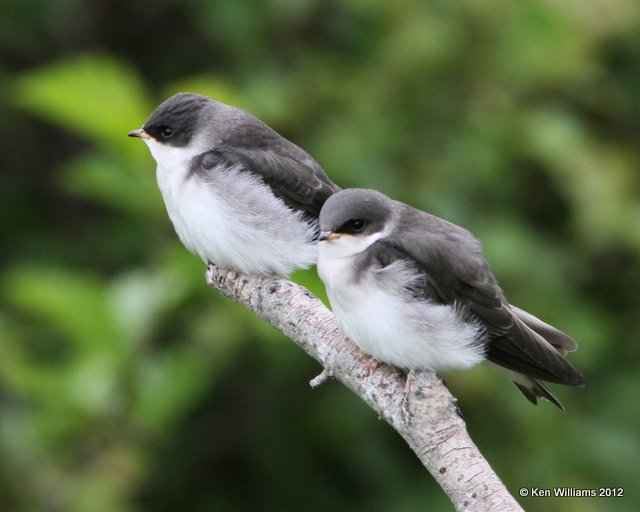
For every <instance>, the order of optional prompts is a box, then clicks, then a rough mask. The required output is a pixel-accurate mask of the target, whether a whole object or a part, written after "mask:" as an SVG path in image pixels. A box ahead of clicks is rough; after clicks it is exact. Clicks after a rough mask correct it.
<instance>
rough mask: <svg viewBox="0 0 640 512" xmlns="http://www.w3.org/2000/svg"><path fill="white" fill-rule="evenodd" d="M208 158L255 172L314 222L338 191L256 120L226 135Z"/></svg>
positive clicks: (298, 152) (309, 160)
mask: <svg viewBox="0 0 640 512" xmlns="http://www.w3.org/2000/svg"><path fill="white" fill-rule="evenodd" d="M209 158H215V159H217V160H218V161H219V163H225V164H227V165H229V166H236V165H237V166H239V167H240V168H241V169H243V170H246V171H248V172H253V173H255V174H256V175H258V176H260V177H261V178H262V179H263V180H264V182H265V183H266V184H267V185H269V187H271V190H272V191H273V193H274V194H275V195H276V196H277V197H279V198H280V199H282V200H283V201H284V202H285V204H286V205H287V206H289V207H290V208H293V209H295V210H301V211H302V212H304V213H305V214H306V215H307V216H308V217H309V218H313V219H315V218H317V217H318V215H319V213H320V209H321V208H322V205H323V204H324V202H325V201H326V200H327V199H328V198H329V196H331V195H332V194H333V193H334V192H337V191H339V190H340V187H338V186H337V185H336V184H335V183H333V182H332V181H331V180H330V179H329V178H328V177H327V175H326V174H325V173H324V171H323V170H322V168H321V167H320V165H319V164H318V163H317V162H316V161H315V160H314V159H313V158H311V156H309V155H308V154H307V153H306V152H305V151H304V150H303V149H301V148H299V147H298V146H296V145H295V144H293V143H292V142H289V141H288V140H287V139H285V138H284V137H281V136H280V135H279V134H278V133H277V132H275V131H274V130H272V129H271V128H269V127H268V126H267V125H266V124H264V123H262V122H260V121H258V120H257V119H255V118H252V123H248V124H243V125H241V126H240V127H239V128H238V129H235V130H233V132H232V133H229V134H228V135H227V137H226V138H225V139H224V140H223V141H222V142H221V143H219V144H218V145H216V147H215V148H213V149H211V151H210V156H209Z"/></svg>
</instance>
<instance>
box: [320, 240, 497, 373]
mask: <svg viewBox="0 0 640 512" xmlns="http://www.w3.org/2000/svg"><path fill="white" fill-rule="evenodd" d="M324 256H325V255H323V248H321V251H320V256H319V259H318V272H319V273H320V275H321V277H322V279H323V281H324V283H325V285H326V288H327V294H328V296H329V300H330V302H331V306H332V308H333V312H334V315H335V318H336V321H337V323H338V325H339V326H340V327H341V328H342V330H343V331H344V332H345V334H346V335H347V336H349V338H351V339H352V340H353V341H354V342H355V343H356V344H357V345H358V346H359V347H360V348H361V349H362V350H363V351H365V352H367V353H368V354H370V355H372V356H374V357H375V358H376V359H378V360H380V361H383V362H385V363H389V364H392V365H394V366H398V367H401V368H408V369H416V370H417V369H431V370H439V369H453V368H461V369H462V368H469V367H471V366H473V365H475V364H477V363H479V362H481V361H482V360H483V359H484V349H483V346H482V345H483V343H482V338H483V330H482V328H481V326H480V325H478V324H474V323H468V322H465V321H464V320H463V319H462V318H461V317H460V316H459V315H458V314H457V312H456V309H455V307H453V306H444V305H440V304H433V303H430V302H428V301H407V299H406V298H404V299H403V297H402V292H401V291H400V285H401V284H402V283H401V280H402V279H404V278H406V273H405V270H404V269H403V268H402V264H401V263H399V264H396V263H393V264H391V265H389V266H388V267H386V268H385V269H382V270H378V272H382V273H384V274H385V275H384V276H383V280H384V281H385V282H386V286H380V282H379V281H376V279H375V278H374V277H373V276H371V275H367V276H366V277H364V278H363V279H361V280H360V281H358V282H356V281H350V280H349V279H348V278H347V277H348V276H349V275H351V274H352V271H351V267H352V259H351V258H343V259H340V258H337V259H333V258H325V257H324ZM394 266H395V267H394ZM394 279H395V282H394Z"/></svg>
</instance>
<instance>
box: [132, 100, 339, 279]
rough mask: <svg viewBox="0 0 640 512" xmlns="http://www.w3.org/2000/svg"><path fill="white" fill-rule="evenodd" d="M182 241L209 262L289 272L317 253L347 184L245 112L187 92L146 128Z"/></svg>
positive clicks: (137, 134) (143, 134) (161, 109)
mask: <svg viewBox="0 0 640 512" xmlns="http://www.w3.org/2000/svg"><path fill="white" fill-rule="evenodd" d="M129 136H130V137H139V138H141V139H142V140H144V142H145V143H146V144H147V146H148V147H149V149H150V150H151V154H152V156H153V158H154V159H155V160H156V163H157V164H158V165H157V170H156V175H157V180H158V186H159V187H160V191H161V192H162V196H163V198H164V202H165V205H166V207H167V212H168V213H169V218H170V219H171V222H172V223H173V226H174V228H175V230H176V232H177V233H178V236H179V237H180V240H181V241H182V243H183V244H184V245H185V246H186V247H187V249H189V250H190V251H191V252H193V253H194V254H197V255H198V256H200V257H201V258H202V259H203V260H204V261H205V263H206V262H208V261H210V262H212V263H215V264H216V265H219V266H222V267H225V268H233V269H235V270H237V271H240V272H243V273H248V274H262V275H273V274H276V275H281V276H286V275H288V274H289V273H291V272H292V271H293V270H295V269H298V268H308V267H310V266H311V265H313V264H314V263H315V262H316V259H317V236H318V231H317V217H318V214H319V212H320V208H321V207H322V205H323V203H324V202H325V201H326V199H327V198H328V197H329V196H330V195H331V194H333V193H334V192H336V191H338V190H340V189H339V187H338V186H337V185H335V184H334V183H333V182H332V181H331V180H330V179H329V178H328V177H327V176H326V175H325V174H324V172H323V171H322V168H321V167H320V165H318V163H317V162H316V161H315V160H314V159H313V158H311V156H309V155H308V154H307V153H306V152H305V151H304V150H302V149H301V148H299V147H298V146H296V145H295V144H293V143H292V142H289V141H288V140H287V139H285V138H284V137H282V136H280V135H279V134H278V133H276V132H275V131H274V130H272V129H271V128H270V127H269V126H267V125H266V124H265V123H263V122H262V121H260V120H259V119H257V118H256V117H254V116H252V115H251V114H249V113H247V112H245V111H244V110H241V109H238V108H235V107H231V106H229V105H225V104H223V103H220V102H218V101H214V100H212V99H209V98H207V97H205V96H200V95H198V94H192V93H180V94H176V95H175V96H172V97H171V98H169V99H168V100H166V101H165V102H164V103H162V104H161V105H160V106H158V107H157V108H156V109H155V110H154V112H153V113H152V114H151V116H150V117H149V119H147V121H146V123H145V124H144V126H143V127H142V128H141V129H139V130H134V131H132V132H130V133H129Z"/></svg>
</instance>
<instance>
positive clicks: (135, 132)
mask: <svg viewBox="0 0 640 512" xmlns="http://www.w3.org/2000/svg"><path fill="white" fill-rule="evenodd" d="M127 135H129V137H138V138H139V139H149V138H150V137H149V134H148V133H147V132H145V131H144V128H138V129H137V130H133V131H132V132H129V133H128V134H127Z"/></svg>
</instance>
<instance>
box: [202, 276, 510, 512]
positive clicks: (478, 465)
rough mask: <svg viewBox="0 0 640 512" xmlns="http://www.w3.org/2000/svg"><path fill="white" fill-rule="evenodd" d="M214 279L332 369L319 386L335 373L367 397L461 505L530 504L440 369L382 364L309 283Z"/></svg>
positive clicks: (497, 506) (211, 282)
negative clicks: (473, 429) (507, 480)
mask: <svg viewBox="0 0 640 512" xmlns="http://www.w3.org/2000/svg"><path fill="white" fill-rule="evenodd" d="M206 278H207V283H209V285H211V286H213V287H214V288H217V289H218V290H219V291H220V292H222V293H223V294H224V295H226V296H227V297H230V298H232V299H233V300H235V301H236V302H238V303H240V304H242V305H243V306H245V307H246V308H248V309H249V310H250V311H252V312H254V313H255V314H256V315H258V316H259V317H260V318H262V319H263V320H266V321H267V322H269V323H270V324H271V325H273V326H274V327H275V328H276V329H278V330H280V331H282V333H284V335H285V336H287V337H289V338H291V339H292V340H293V341H294V342H295V343H296V344H298V345H299V346H301V347H302V348H303V349H304V350H305V351H306V352H307V353H308V354H309V355H310V356H312V357H313V358H314V359H316V360H317V361H319V362H320V364H322V366H323V367H324V368H325V369H324V371H323V372H322V373H321V374H320V375H319V376H318V377H316V378H315V379H313V380H312V381H311V385H312V386H316V385H319V384H321V383H322V382H323V381H324V380H326V378H328V377H334V378H336V379H337V380H339V381H340V382H342V383H343V384H344V385H345V386H347V387H348V388H349V389H350V390H351V391H353V392H354V393H355V394H356V395H358V396H359V397H360V398H361V399H362V400H364V401H365V402H366V403H367V404H368V405H369V406H370V407H371V408H372V409H373V410H374V411H375V412H376V413H377V414H378V415H379V416H380V417H381V418H384V419H385V420H386V421H387V422H388V423H389V424H390V425H391V426H392V427H393V428H394V429H395V430H396V431H398V433H399V434H400V435H401V436H402V437H403V438H404V440H405V441H406V442H407V443H408V444H409V447H410V448H411V449H412V450H413V451H414V452H415V454H416V455H417V456H418V458H419V459H420V461H421V462H422V464H423V465H424V466H425V467H426V468H427V470H428V471H429V473H431V475H433V477H434V478H435V479H436V481H437V482H438V484H439V485H440V486H441V487H442V489H443V490H444V491H445V493H447V495H448V496H449V498H450V499H451V501H452V502H453V504H454V506H455V508H456V510H459V511H460V510H483V511H496V512H498V511H499V512H505V511H514V510H516V511H517V510H520V511H521V510H522V508H521V507H520V506H519V505H518V503H517V502H516V501H515V499H514V498H513V497H512V496H511V495H510V494H509V492H508V491H507V489H506V488H505V486H504V484H503V483H502V482H501V481H500V479H499V478H498V476H497V475H496V474H495V473H494V471H493V470H492V469H491V467H490V466H489V464H488V462H487V461H486V460H485V459H484V457H483V456H482V454H481V453H480V451H479V450H478V448H477V447H476V446H475V444H474V443H473V441H472V440H471V438H470V437H469V434H468V433H467V430H466V427H465V423H464V421H463V420H462V419H461V417H460V416H459V414H458V411H457V407H456V400H455V398H454V397H453V396H452V395H451V393H449V390H448V389H447V388H446V387H445V386H444V384H443V383H442V381H441V380H440V379H439V378H438V377H437V376H436V375H435V373H433V372H417V373H415V374H413V376H412V377H410V379H411V381H410V383H409V384H410V388H409V391H408V392H407V393H405V377H404V374H403V373H402V372H400V371H399V370H398V369H396V368H393V367H390V366H388V365H384V364H382V365H380V366H379V367H377V368H376V369H375V370H374V371H373V372H371V373H370V375H367V373H368V372H367V363H369V361H370V358H369V357H368V356H367V355H366V354H364V353H363V352H362V351H361V350H360V349H359V348H358V347H357V346H356V345H355V344H354V343H352V342H351V341H350V340H349V339H348V338H346V337H345V335H344V334H343V333H342V331H341V330H340V328H339V327H338V326H337V325H336V323H335V321H334V319H333V315H332V314H331V312H330V311H329V310H328V309H327V308H326V307H325V306H324V304H322V302H321V301H320V300H319V299H317V298H316V297H314V296H313V295H312V294H311V293H310V292H309V291H308V290H306V289H305V288H303V287H301V286H299V285H297V284H295V283H292V282H290V281H287V280H285V279H270V278H264V277H254V276H246V275H243V274H239V273H236V272H234V271H230V270H222V269H220V268H218V267H216V266H215V265H210V266H209V269H208V271H207V274H206Z"/></svg>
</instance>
